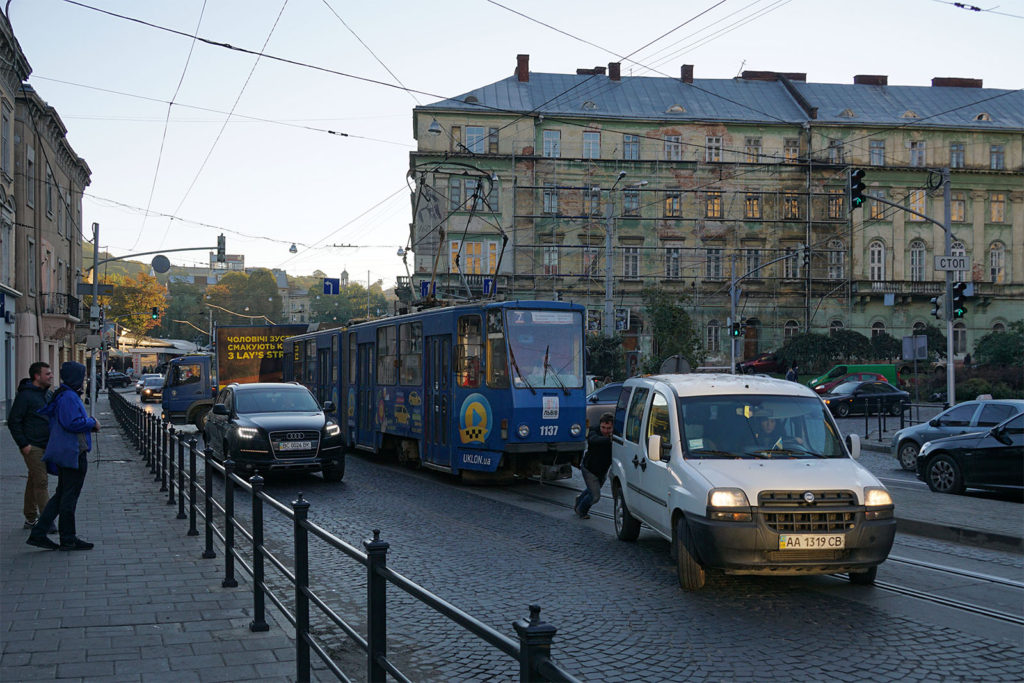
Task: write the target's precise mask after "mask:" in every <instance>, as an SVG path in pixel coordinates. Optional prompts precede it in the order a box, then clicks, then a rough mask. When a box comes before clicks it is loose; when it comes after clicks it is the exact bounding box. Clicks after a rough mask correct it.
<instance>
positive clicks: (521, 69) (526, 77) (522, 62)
mask: <svg viewBox="0 0 1024 683" xmlns="http://www.w3.org/2000/svg"><path fill="white" fill-rule="evenodd" d="M516 78H518V79H519V82H520V83H528V82H529V81H530V55H516Z"/></svg>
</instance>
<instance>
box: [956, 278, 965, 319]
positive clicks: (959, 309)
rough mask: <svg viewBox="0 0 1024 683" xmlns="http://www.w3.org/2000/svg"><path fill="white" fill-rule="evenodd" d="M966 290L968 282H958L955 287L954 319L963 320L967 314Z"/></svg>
mask: <svg viewBox="0 0 1024 683" xmlns="http://www.w3.org/2000/svg"><path fill="white" fill-rule="evenodd" d="M965 289H967V283H966V282H957V283H956V284H954V285H953V318H962V317H964V316H965V315H966V314H967V306H965V305H964V298H965V297H964V290H965Z"/></svg>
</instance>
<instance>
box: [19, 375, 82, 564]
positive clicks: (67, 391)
mask: <svg viewBox="0 0 1024 683" xmlns="http://www.w3.org/2000/svg"><path fill="white" fill-rule="evenodd" d="M84 380H85V366H84V365H82V364H81V363H75V362H73V361H68V362H67V363H64V364H63V365H61V366H60V389H58V390H57V391H56V393H54V395H53V398H52V399H51V400H50V402H49V403H47V404H46V406H45V407H44V408H43V409H42V411H41V412H42V414H43V415H46V416H47V417H49V419H50V440H49V442H47V444H46V452H45V453H44V454H43V462H45V463H47V465H49V466H51V467H53V466H55V467H56V468H57V491H56V492H55V493H54V494H53V497H52V498H50V500H49V502H48V503H47V504H46V508H45V509H44V510H43V514H42V515H40V516H39V521H38V522H36V526H35V528H34V529H32V533H31V534H29V537H28V540H27V541H26V543H28V544H29V545H34V546H36V547H37V548H46V549H48V550H57V548H60V549H61V550H89V549H90V548H92V546H93V544H92V543H89V542H88V541H83V540H82V539H80V538H79V537H78V530H77V529H76V528H75V509H76V508H77V507H78V496H79V495H80V494H81V493H82V485H83V484H84V483H85V473H86V470H87V467H88V460H87V458H86V454H87V453H88V452H89V451H90V450H91V449H92V438H91V437H90V435H89V434H90V432H96V431H99V428H100V426H99V423H98V422H97V421H96V420H95V419H94V418H92V417H89V415H88V413H86V412H85V405H83V404H82V399H81V397H80V396H79V395H78V394H79V392H80V391H82V383H83V381H84ZM58 514H59V515H60V525H59V528H60V545H59V546H58V545H57V544H56V543H54V542H53V541H51V540H50V539H48V538H47V537H46V533H45V531H43V529H46V528H49V525H50V524H52V523H53V520H54V519H56V517H57V515H58ZM40 527H42V528H40Z"/></svg>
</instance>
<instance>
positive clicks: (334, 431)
mask: <svg viewBox="0 0 1024 683" xmlns="http://www.w3.org/2000/svg"><path fill="white" fill-rule="evenodd" d="M324 431H325V432H326V434H327V436H329V437H331V436H337V435H338V434H341V427H339V426H338V425H336V424H334V423H333V422H328V423H327V427H326V428H325V429H324Z"/></svg>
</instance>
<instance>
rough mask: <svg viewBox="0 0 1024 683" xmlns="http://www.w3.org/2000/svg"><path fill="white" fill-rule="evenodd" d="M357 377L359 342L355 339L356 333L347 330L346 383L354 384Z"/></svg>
mask: <svg viewBox="0 0 1024 683" xmlns="http://www.w3.org/2000/svg"><path fill="white" fill-rule="evenodd" d="M358 378H359V343H358V342H357V341H356V333H355V332H349V335H348V383H349V384H355V383H356V380H357V379H358Z"/></svg>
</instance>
